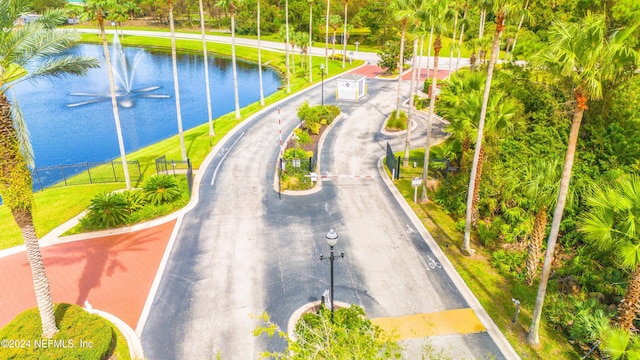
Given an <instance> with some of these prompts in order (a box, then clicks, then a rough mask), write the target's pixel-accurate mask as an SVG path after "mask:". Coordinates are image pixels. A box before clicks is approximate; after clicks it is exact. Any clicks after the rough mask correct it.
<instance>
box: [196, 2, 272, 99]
mask: <svg viewBox="0 0 640 360" xmlns="http://www.w3.org/2000/svg"><path fill="white" fill-rule="evenodd" d="M200 1H202V0H200ZM256 17H257V23H258V25H257V28H258V80H259V81H260V105H261V106H264V89H263V86H262V48H261V46H260V0H258V14H257V15H256Z"/></svg>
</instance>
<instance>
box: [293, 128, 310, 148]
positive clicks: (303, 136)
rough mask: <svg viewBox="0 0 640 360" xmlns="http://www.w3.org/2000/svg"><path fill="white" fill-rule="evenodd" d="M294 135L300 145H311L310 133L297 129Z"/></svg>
mask: <svg viewBox="0 0 640 360" xmlns="http://www.w3.org/2000/svg"><path fill="white" fill-rule="evenodd" d="M293 133H294V134H295V136H296V137H297V138H298V140H297V141H298V143H299V144H302V145H304V144H309V143H311V141H312V140H311V135H309V133H308V132H306V131H304V130H302V129H301V128H296V129H295V130H293Z"/></svg>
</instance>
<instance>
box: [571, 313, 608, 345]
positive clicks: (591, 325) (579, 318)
mask: <svg viewBox="0 0 640 360" xmlns="http://www.w3.org/2000/svg"><path fill="white" fill-rule="evenodd" d="M592 311H593V310H591V311H579V312H578V314H577V315H576V317H575V320H574V321H573V325H572V326H570V327H569V336H570V337H571V338H572V339H573V340H578V341H580V342H581V343H584V344H593V343H594V342H596V341H597V340H600V339H602V337H603V335H604V334H605V332H606V331H607V330H609V329H610V327H611V325H610V322H611V319H610V318H609V316H607V314H606V313H605V312H604V311H603V310H602V309H596V310H595V311H593V312H592Z"/></svg>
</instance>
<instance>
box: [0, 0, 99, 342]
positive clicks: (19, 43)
mask: <svg viewBox="0 0 640 360" xmlns="http://www.w3.org/2000/svg"><path fill="white" fill-rule="evenodd" d="M30 4H31V2H30V1H29V0H3V1H0V196H2V201H3V204H4V205H5V206H6V207H7V208H9V209H10V210H11V213H12V215H13V218H14V220H15V221H16V223H17V224H18V227H19V228H20V231H21V232H22V236H23V238H24V242H25V245H26V249H27V257H28V259H29V265H30V266H31V274H32V277H33V284H34V290H35V294H36V301H37V304H38V310H39V312H40V320H41V325H42V336H43V337H45V338H50V337H52V336H53V335H55V334H56V333H57V332H58V328H57V326H56V323H55V317H54V314H53V302H52V299H51V293H50V290H49V279H48V278H47V275H46V272H45V269H44V264H43V262H42V254H41V252H40V247H39V246H38V239H37V237H36V232H35V228H34V225H33V216H32V208H33V192H32V187H31V185H32V184H31V173H30V172H29V167H30V166H33V164H34V161H33V152H32V150H31V144H30V140H29V133H28V130H27V127H26V123H25V121H24V119H23V117H22V113H21V111H20V107H19V105H18V102H17V101H16V100H15V99H13V100H12V101H10V100H9V98H8V93H9V92H10V91H11V89H12V88H13V86H14V85H16V84H17V83H19V82H21V81H24V80H31V81H36V80H38V79H41V78H45V77H61V76H65V75H83V74H85V73H86V71H87V70H88V69H89V68H94V67H97V66H98V62H97V61H96V60H95V59H91V58H87V57H77V56H60V55H61V54H62V53H63V52H64V51H65V50H67V49H69V48H70V47H72V46H73V45H74V43H75V42H76V41H77V40H78V39H79V36H78V34H77V33H76V32H75V31H73V30H71V29H64V30H63V29H53V28H51V27H48V26H47V25H46V24H47V23H48V22H47V21H43V22H32V23H27V24H24V25H19V26H18V25H16V24H15V20H16V19H17V18H18V17H19V15H20V14H22V13H24V12H27V11H28V10H29V6H30ZM52 14H53V15H52ZM47 16H58V14H56V13H55V12H54V13H51V12H50V13H48V15H47ZM45 20H47V19H46V16H45Z"/></svg>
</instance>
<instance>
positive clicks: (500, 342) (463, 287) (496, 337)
mask: <svg viewBox="0 0 640 360" xmlns="http://www.w3.org/2000/svg"><path fill="white" fill-rule="evenodd" d="M383 159H384V156H382V157H380V159H378V172H379V173H380V177H381V178H382V180H383V181H384V183H385V185H386V186H387V189H388V190H389V191H390V192H391V194H392V195H393V197H394V198H395V199H396V201H397V202H398V205H400V207H401V208H402V211H404V213H405V214H406V215H407V217H408V218H409V220H410V221H411V223H412V224H413V226H414V227H415V229H416V230H417V231H418V233H419V234H420V236H421V237H422V238H423V239H424V241H425V242H426V243H427V245H428V246H429V248H430V249H431V251H432V252H433V255H434V256H435V257H436V259H437V260H438V261H439V262H440V263H441V264H442V268H443V270H444V271H445V272H446V273H447V275H449V277H450V278H451V281H452V282H453V283H454V284H455V286H456V288H457V289H458V290H459V291H460V294H461V295H462V297H463V298H464V299H465V301H466V302H467V303H468V304H469V307H470V308H471V309H473V311H474V312H475V313H476V315H477V316H478V318H479V319H480V321H481V322H482V324H483V325H484V327H485V328H486V329H487V333H488V334H489V336H490V337H491V339H493V341H494V342H495V344H496V346H497V347H498V348H499V349H500V351H502V355H504V357H505V358H506V359H514V360H515V359H520V356H519V355H518V354H517V353H516V351H515V349H514V348H513V346H511V343H509V341H508V340H507V338H506V337H505V336H504V334H503V333H502V331H500V329H499V328H498V325H496V323H495V322H494V321H493V319H492V318H491V317H490V316H489V314H487V312H486V311H485V310H484V308H483V307H482V305H481V304H480V301H478V298H476V296H475V295H474V294H473V292H471V289H469V287H468V286H467V284H466V283H465V282H464V280H463V279H462V277H461V276H460V274H458V272H457V271H456V269H455V268H454V267H453V264H451V262H450V261H449V258H447V256H446V255H445V254H444V252H443V251H442V249H440V246H439V245H438V243H436V241H435V240H434V239H433V237H432V236H431V234H430V233H429V231H427V229H426V228H425V227H424V224H423V223H422V221H421V220H420V219H419V218H418V216H417V215H416V214H415V212H414V211H413V209H411V206H409V204H408V203H407V201H406V200H405V198H404V197H403V196H402V194H400V192H399V191H398V189H397V188H396V187H395V185H394V184H393V182H392V181H391V180H390V179H389V177H388V176H387V174H386V172H385V170H384V165H383Z"/></svg>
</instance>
